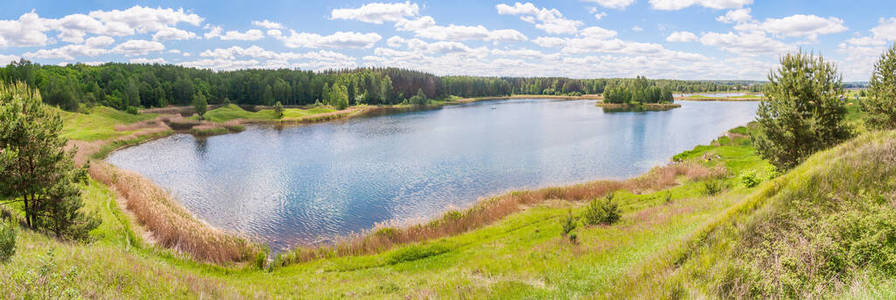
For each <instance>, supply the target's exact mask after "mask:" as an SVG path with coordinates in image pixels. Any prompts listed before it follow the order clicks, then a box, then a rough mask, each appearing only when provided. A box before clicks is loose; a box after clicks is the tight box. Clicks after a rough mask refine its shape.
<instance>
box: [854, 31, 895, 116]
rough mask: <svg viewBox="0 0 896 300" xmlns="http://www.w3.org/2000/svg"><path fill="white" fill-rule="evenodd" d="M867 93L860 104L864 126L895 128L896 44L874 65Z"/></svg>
mask: <svg viewBox="0 0 896 300" xmlns="http://www.w3.org/2000/svg"><path fill="white" fill-rule="evenodd" d="M868 91H869V93H868V94H869V96H870V97H868V99H865V100H864V101H862V102H861V103H862V110H863V111H864V112H865V115H866V118H865V124H867V125H868V127H870V128H879V129H893V128H896V44H894V45H893V46H892V47H890V49H889V50H887V52H885V53H884V54H883V55H882V56H881V57H880V60H878V61H877V63H876V64H874V72H872V74H871V82H870V87H869V90H868ZM864 92H865V90H862V95H861V96H862V97H864V96H865V95H864Z"/></svg>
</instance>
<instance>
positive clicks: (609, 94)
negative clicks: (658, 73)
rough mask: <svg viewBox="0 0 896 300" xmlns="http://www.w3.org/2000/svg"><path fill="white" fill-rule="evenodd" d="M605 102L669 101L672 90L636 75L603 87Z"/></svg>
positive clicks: (671, 97)
mask: <svg viewBox="0 0 896 300" xmlns="http://www.w3.org/2000/svg"><path fill="white" fill-rule="evenodd" d="M603 94H604V102H607V103H633V102H638V103H671V102H672V100H673V96H672V90H671V89H670V88H669V87H668V86H664V87H659V86H657V83H656V82H650V81H649V80H647V77H643V76H638V77H636V78H635V79H634V80H631V81H627V82H620V83H615V84H613V85H611V86H608V87H606V88H605V89H604V92H603Z"/></svg>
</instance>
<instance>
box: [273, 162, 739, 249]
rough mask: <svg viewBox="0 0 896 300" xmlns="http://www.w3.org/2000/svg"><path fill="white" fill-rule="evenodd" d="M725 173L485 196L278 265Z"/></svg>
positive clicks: (693, 168) (670, 174) (678, 173)
mask: <svg viewBox="0 0 896 300" xmlns="http://www.w3.org/2000/svg"><path fill="white" fill-rule="evenodd" d="M725 175H727V171H726V170H725V169H724V168H721V167H716V168H708V167H706V166H703V165H701V164H699V163H697V162H682V163H673V164H669V165H666V166H662V167H656V168H653V169H652V170H650V171H649V172H648V173H647V174H645V175H643V176H640V177H637V178H632V179H627V180H597V181H592V182H588V183H583V184H576V185H570V186H563V187H548V188H542V189H538V190H533V191H515V192H509V193H505V194H503V195H500V196H496V197H492V198H487V199H484V200H482V201H480V202H478V203H477V204H476V205H474V206H473V207H471V208H469V209H466V210H464V211H456V210H452V211H448V212H446V213H445V214H443V215H442V217H440V218H438V219H436V220H432V221H430V222H427V223H422V224H416V225H410V226H388V225H386V224H380V225H378V226H376V227H374V228H373V229H371V230H368V231H367V232H364V233H361V234H354V235H350V236H346V237H343V238H340V239H339V240H338V241H337V242H336V243H334V244H332V245H325V246H318V247H298V248H295V249H293V250H290V251H285V252H283V253H281V254H280V255H278V257H277V259H276V260H275V263H274V264H275V265H278V266H286V265H290V264H295V263H301V262H307V261H312V260H316V259H321V258H329V257H336V256H347V255H363V254H372V253H379V252H382V251H385V250H388V249H390V248H392V247H394V246H396V245H402V244H408V243H415V242H420V241H425V240H431V239H437V238H442V237H446V236H452V235H457V234H461V233H464V232H467V231H470V230H473V229H476V228H480V227H483V226H486V225H489V224H492V223H494V222H496V221H498V220H500V219H502V218H504V217H506V216H508V215H510V214H513V213H516V212H519V211H521V210H523V209H525V208H526V207H528V206H532V205H536V204H539V203H542V202H545V201H547V200H568V201H586V200H591V199H594V198H596V197H602V196H605V195H607V194H609V193H612V192H615V191H618V190H628V191H631V192H635V193H638V192H646V191H656V190H662V189H665V188H668V187H671V186H674V185H676V184H678V182H679V181H680V180H681V179H682V177H684V179H686V180H703V179H708V178H719V177H723V176H725Z"/></svg>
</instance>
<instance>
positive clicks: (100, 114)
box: [58, 106, 156, 141]
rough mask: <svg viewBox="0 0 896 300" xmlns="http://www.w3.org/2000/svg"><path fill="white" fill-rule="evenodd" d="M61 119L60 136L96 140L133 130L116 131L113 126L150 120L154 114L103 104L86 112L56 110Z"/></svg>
mask: <svg viewBox="0 0 896 300" xmlns="http://www.w3.org/2000/svg"><path fill="white" fill-rule="evenodd" d="M58 111H59V114H60V116H61V117H62V120H63V124H64V126H63V129H62V136H64V137H66V138H68V139H73V140H81V141H97V140H105V139H111V138H115V137H120V136H125V135H128V134H131V133H134V132H135V131H134V130H126V131H117V130H115V126H119V125H127V124H132V123H136V122H140V121H146V120H151V119H154V118H155V117H156V114H137V115H134V114H129V113H126V112H123V111H119V110H116V109H113V108H109V107H105V106H95V107H93V108H90V109H89V110H88V112H87V113H77V112H67V111H63V110H58Z"/></svg>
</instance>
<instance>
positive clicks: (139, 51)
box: [112, 40, 165, 56]
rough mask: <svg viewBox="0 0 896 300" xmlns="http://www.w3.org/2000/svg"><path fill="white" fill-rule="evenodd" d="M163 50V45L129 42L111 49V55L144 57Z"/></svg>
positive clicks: (153, 42)
mask: <svg viewBox="0 0 896 300" xmlns="http://www.w3.org/2000/svg"><path fill="white" fill-rule="evenodd" d="M162 50H165V45H163V44H162V43H159V42H156V41H147V40H129V41H127V42H124V43H121V44H118V45H117V46H115V47H114V48H112V53H118V54H124V55H126V56H137V55H146V54H149V53H152V52H159V51H162Z"/></svg>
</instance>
